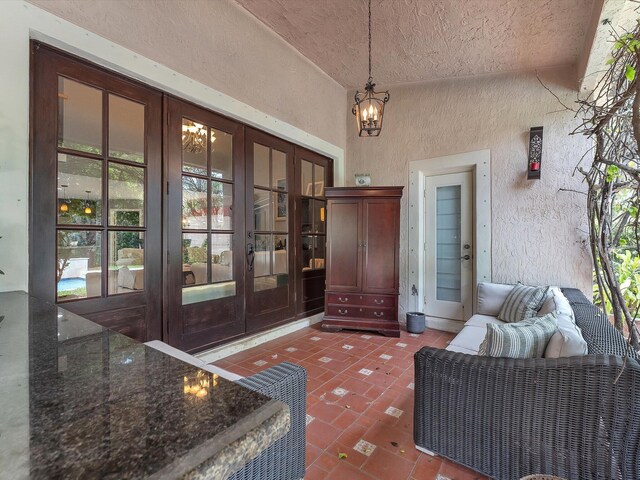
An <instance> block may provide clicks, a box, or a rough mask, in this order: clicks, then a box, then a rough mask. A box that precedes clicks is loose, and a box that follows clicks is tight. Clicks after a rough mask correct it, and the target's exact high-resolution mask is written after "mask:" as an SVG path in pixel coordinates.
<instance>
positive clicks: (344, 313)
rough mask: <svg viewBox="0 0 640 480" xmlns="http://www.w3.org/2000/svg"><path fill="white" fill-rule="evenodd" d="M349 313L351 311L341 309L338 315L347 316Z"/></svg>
mask: <svg viewBox="0 0 640 480" xmlns="http://www.w3.org/2000/svg"><path fill="white" fill-rule="evenodd" d="M348 312H349V310H346V309H345V310H342V309H340V308H339V309H338V313H339V314H340V315H346V314H347V313H348Z"/></svg>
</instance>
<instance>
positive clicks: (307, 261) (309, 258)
mask: <svg viewBox="0 0 640 480" xmlns="http://www.w3.org/2000/svg"><path fill="white" fill-rule="evenodd" d="M313 239H314V237H310V236H307V235H305V236H303V237H302V271H303V272H304V271H306V270H312V269H313Z"/></svg>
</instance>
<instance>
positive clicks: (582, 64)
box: [577, 0, 639, 92]
mask: <svg viewBox="0 0 640 480" xmlns="http://www.w3.org/2000/svg"><path fill="white" fill-rule="evenodd" d="M636 8H638V3H637V2H636V1H635V0H596V1H595V2H594V5H593V12H592V16H591V22H590V24H589V30H588V31H587V35H586V38H585V43H584V47H583V48H582V52H581V53H580V56H579V58H578V72H577V73H578V89H579V91H581V92H590V91H592V90H593V89H594V88H595V86H596V84H597V83H598V80H599V79H600V76H601V75H602V74H603V73H604V70H605V68H606V65H605V64H606V61H607V58H609V57H610V56H611V48H612V46H613V43H612V41H611V33H612V29H613V30H615V31H617V32H619V33H620V32H623V31H625V30H631V29H633V27H634V25H635V21H636V18H638V16H639V13H638V12H636V11H634V10H635V9H636Z"/></svg>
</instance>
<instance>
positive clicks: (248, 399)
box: [0, 292, 290, 479]
mask: <svg viewBox="0 0 640 480" xmlns="http://www.w3.org/2000/svg"><path fill="white" fill-rule="evenodd" d="M289 421H290V419H289V409H288V408H287V406H286V405H285V404H283V403H282V402H279V401H276V400H272V399H270V398H268V397H266V396H264V395H261V394H259V393H257V392H254V391H252V390H249V389H247V388H244V387H242V386H240V385H237V384H235V383H233V382H230V381H228V380H226V379H224V378H220V377H217V376H216V375H213V374H211V373H209V372H204V371H202V370H199V369H198V368H196V367H193V366H191V365H189V364H187V363H184V362H182V361H180V360H177V359H175V358H173V357H171V356H168V355H166V354H164V353H162V352H159V351H157V350H155V349H152V348H149V347H146V346H145V345H144V344H141V343H138V342H136V341H134V340H132V339H130V338H128V337H125V336H123V335H120V334H118V333H116V332H113V331H111V330H108V329H105V328H103V327H100V326H99V325H97V324H95V323H93V322H91V321H89V320H86V319H84V318H82V317H79V316H77V315H74V314H72V313H70V312H68V311H66V310H64V309H61V308H58V307H56V306H54V305H52V304H49V303H47V302H43V301H40V300H37V299H35V298H33V297H30V296H28V295H27V294H25V293H24V292H9V293H0V478H11V479H19V478H114V479H115V478H117V479H123V478H145V477H151V478H163V479H164V478H187V477H188V478H193V479H199V478H216V479H218V478H226V477H227V476H229V475H230V474H231V473H233V472H234V471H236V470H238V469H240V468H241V467H242V466H243V465H244V464H245V463H246V462H247V461H249V460H250V459H251V458H253V457H255V456H256V455H258V453H259V452H260V451H262V450H263V449H264V448H266V447H267V446H269V445H270V444H271V443H273V442H274V441H275V440H277V439H278V438H280V437H281V436H282V435H284V434H285V433H286V432H287V431H288V429H289Z"/></svg>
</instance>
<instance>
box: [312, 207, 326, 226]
mask: <svg viewBox="0 0 640 480" xmlns="http://www.w3.org/2000/svg"><path fill="white" fill-rule="evenodd" d="M312 201H313V210H314V211H313V231H314V232H315V233H325V225H326V221H325V220H326V212H327V203H326V202H324V201H323V200H312Z"/></svg>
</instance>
